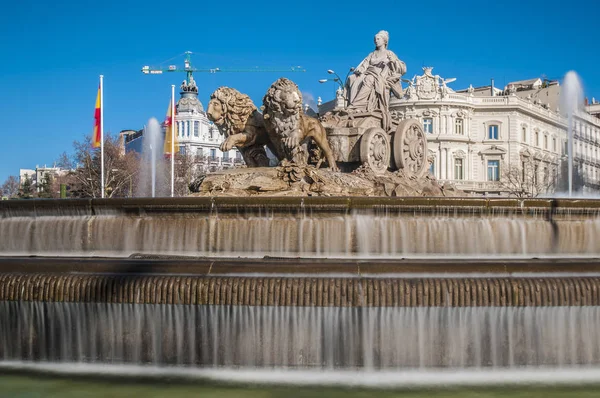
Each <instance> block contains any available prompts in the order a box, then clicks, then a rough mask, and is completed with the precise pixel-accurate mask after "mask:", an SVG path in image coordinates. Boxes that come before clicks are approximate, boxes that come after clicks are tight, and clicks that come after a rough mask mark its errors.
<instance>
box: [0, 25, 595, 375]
mask: <svg viewBox="0 0 600 398" xmlns="http://www.w3.org/2000/svg"><path fill="white" fill-rule="evenodd" d="M388 39H389V38H388V35H387V33H386V32H380V33H378V34H377V35H376V37H375V44H376V49H375V50H374V51H373V52H372V53H371V54H369V55H368V56H367V57H366V58H365V59H364V60H363V61H362V62H361V63H360V64H359V65H358V66H357V67H356V69H355V71H354V74H353V75H352V76H351V77H350V78H349V80H348V82H347V85H346V86H347V91H346V97H345V98H344V99H343V101H341V103H342V106H340V107H338V108H336V109H334V110H333V111H332V112H330V113H327V114H325V115H322V117H321V118H320V119H315V118H311V117H309V116H308V115H305V114H304V113H303V112H302V106H301V105H302V97H301V94H300V90H299V89H298V87H297V85H296V84H295V83H293V82H292V81H290V80H288V79H285V78H281V79H278V80H277V81H275V82H274V83H273V85H272V86H271V87H269V88H268V90H267V92H266V94H265V96H264V98H263V104H262V107H261V108H262V112H260V111H259V109H258V108H257V107H256V106H255V105H254V104H253V103H252V101H251V100H250V98H249V97H248V96H247V95H245V94H243V93H240V92H239V91H237V90H235V89H232V88H227V87H222V88H220V89H218V90H216V91H215V92H214V93H213V94H212V96H211V99H210V103H209V106H208V115H209V117H210V118H211V119H212V120H213V121H214V123H215V124H216V125H217V126H218V128H219V130H220V131H221V133H222V134H223V135H224V141H223V143H222V149H223V150H229V149H231V148H233V147H234V146H235V147H237V148H239V149H240V151H241V153H242V155H243V157H244V160H245V163H246V164H247V165H248V166H250V167H247V168H243V169H236V170H231V171H226V172H219V173H215V174H209V175H206V176H203V178H202V179H201V180H200V181H199V182H197V184H195V186H196V188H197V191H198V192H197V193H196V194H194V195H192V196H190V197H186V198H175V199H173V198H136V199H106V200H105V199H86V200H60V201H54V200H44V201H42V200H31V201H3V202H0V214H1V217H0V250H1V251H2V256H3V257H2V258H0V271H1V272H0V358H1V359H2V362H0V366H5V367H7V366H12V367H35V366H41V365H43V364H48V363H50V364H52V366H53V367H56V368H58V367H60V365H61V364H71V363H77V364H79V365H83V364H86V365H90V364H110V365H113V366H117V365H123V364H126V365H130V366H137V365H148V366H163V365H177V367H175V368H173V367H170V368H169V372H171V373H172V372H174V371H176V370H177V369H181V371H184V370H186V371H187V370H190V369H197V370H198V371H202V370H206V369H209V370H214V369H222V368H223V367H225V368H227V369H230V368H235V369H237V370H235V371H231V372H230V373H227V375H228V376H227V377H228V378H235V375H236V374H238V373H236V372H241V371H242V370H241V369H264V368H269V369H271V368H277V369H287V370H288V371H289V372H292V373H293V372H300V371H305V370H311V369H313V370H314V369H316V370H320V369H329V370H331V371H332V372H333V370H334V369H335V372H340V371H341V372H344V371H349V370H352V371H356V370H357V369H358V370H359V372H360V373H359V376H358V378H357V379H355V380H354V381H357V380H360V379H361V376H360V375H362V377H365V378H368V375H370V374H372V373H371V372H382V371H386V372H388V373H386V374H388V375H389V374H390V373H389V371H392V370H393V371H394V372H395V371H398V370H400V369H402V370H407V369H409V370H410V369H419V370H420V371H422V372H425V373H427V372H434V371H436V370H439V369H440V368H444V369H451V370H459V371H462V372H463V373H461V374H464V371H472V370H473V369H478V370H479V371H482V370H484V369H488V370H490V369H492V370H509V371H510V370H513V369H517V370H518V371H519V375H520V377H522V375H523V371H522V368H521V367H522V366H529V367H532V368H534V369H538V368H544V369H550V370H557V369H558V370H565V371H567V370H569V369H571V370H572V369H574V368H577V367H580V366H584V365H585V366H588V367H590V369H592V370H594V369H596V368H597V367H598V366H600V273H599V271H600V265H599V263H598V260H597V259H598V257H599V256H600V246H599V245H598V244H597V237H598V236H599V235H598V234H599V232H600V219H599V218H598V216H599V208H600V202H598V201H596V200H568V199H560V200H558V199H529V200H526V199H510V198H501V199H489V198H480V197H468V196H464V195H462V193H461V192H460V191H457V190H456V189H453V188H451V187H444V186H440V185H439V184H438V183H437V182H436V181H435V179H433V178H432V177H430V176H428V174H427V169H428V166H427V158H426V153H427V150H426V149H427V140H426V136H425V134H424V133H423V129H422V126H421V125H420V124H419V123H418V122H417V121H416V120H414V119H406V120H400V119H398V118H397V117H396V116H395V115H393V114H391V113H390V112H389V108H388V105H389V101H390V96H391V95H392V94H391V93H393V95H394V96H402V95H410V92H409V93H405V92H403V89H402V87H401V85H400V81H401V80H400V79H401V76H402V75H403V74H404V73H405V71H406V66H405V65H404V63H403V62H402V61H401V60H400V59H399V58H398V57H397V56H396V55H395V54H394V53H393V52H391V51H390V50H388V49H387V45H388ZM442 89H443V87H442ZM267 148H268V149H269V152H271V153H272V154H273V155H274V156H276V157H277V159H278V160H279V164H278V166H276V167H271V168H269V167H266V166H267V165H268V158H267V151H266V149H267ZM240 368H241V369H240ZM119 369H120V368H119ZM174 369H175V370H174ZM292 369H293V371H292ZM165 372H166V370H165ZM335 372H333V373H335ZM159 373H160V372H159ZM333 373H331V374H333ZM271 374H272V373H270V372H266V373H264V374H263V376H265V377H268V375H271ZM394 374H396V373H393V372H392V373H391V375H392V376H391V377H392V378H394V377H396V376H394ZM398 374H400V373H398ZM536 374H539V373H536ZM332 377H333V376H332ZM398 377H400V376H398ZM404 377H405V376H404ZM478 377H479V380H482V379H481V373H478ZM258 379H260V378H258ZM258 379H257V380H258ZM394 380H396V379H394Z"/></svg>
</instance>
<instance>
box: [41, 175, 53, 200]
mask: <svg viewBox="0 0 600 398" xmlns="http://www.w3.org/2000/svg"><path fill="white" fill-rule="evenodd" d="M54 180H55V179H54V177H53V176H52V174H51V173H45V174H44V176H43V177H42V180H41V181H40V182H39V183H38V187H37V188H38V189H37V191H38V192H37V196H38V198H56V197H58V193H57V186H56V184H55V181H54Z"/></svg>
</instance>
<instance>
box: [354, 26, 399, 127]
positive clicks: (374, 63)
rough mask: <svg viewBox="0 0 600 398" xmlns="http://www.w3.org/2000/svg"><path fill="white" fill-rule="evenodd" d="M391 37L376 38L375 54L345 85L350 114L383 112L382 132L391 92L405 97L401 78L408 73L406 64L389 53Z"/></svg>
mask: <svg viewBox="0 0 600 398" xmlns="http://www.w3.org/2000/svg"><path fill="white" fill-rule="evenodd" d="M389 39H390V35H389V33H388V32H386V31H385V30H382V31H380V32H379V33H377V34H376V35H375V51H373V52H372V53H370V54H369V55H367V57H366V58H365V59H364V60H363V61H362V62H361V63H360V64H359V65H358V66H357V67H356V69H354V74H353V75H351V76H350V77H349V78H348V81H347V82H346V85H347V88H348V104H349V106H348V108H349V110H350V111H364V112H372V111H380V112H381V113H382V114H383V126H382V127H383V128H384V129H386V130H387V128H388V126H389V123H390V120H389V118H390V117H389V111H388V107H389V101H390V90H391V91H392V92H393V93H394V95H395V96H396V97H397V98H401V97H402V87H401V85H400V78H401V77H402V75H404V74H405V73H406V64H405V63H404V62H402V61H401V60H400V59H399V58H398V57H397V56H396V54H394V53H393V52H392V51H390V50H388V48H387V47H388V42H389Z"/></svg>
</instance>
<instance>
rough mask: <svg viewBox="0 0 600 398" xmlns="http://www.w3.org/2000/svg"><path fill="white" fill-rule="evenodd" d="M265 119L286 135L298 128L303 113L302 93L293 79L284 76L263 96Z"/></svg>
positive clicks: (280, 133)
mask: <svg viewBox="0 0 600 398" xmlns="http://www.w3.org/2000/svg"><path fill="white" fill-rule="evenodd" d="M263 111H264V112H263V114H264V118H265V120H267V121H268V123H269V124H270V125H271V126H272V127H273V128H274V129H275V132H276V133H277V134H278V135H280V136H283V137H286V136H288V135H289V133H291V132H292V131H294V130H295V129H297V128H298V124H299V120H300V115H301V114H302V94H301V93H300V90H299V89H298V86H297V85H296V83H294V82H293V81H291V80H289V79H286V78H284V77H282V78H280V79H277V80H276V81H275V83H273V84H272V85H271V87H269V90H268V91H267V93H266V94H265V96H264V98H263Z"/></svg>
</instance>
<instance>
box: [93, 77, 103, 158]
mask: <svg viewBox="0 0 600 398" xmlns="http://www.w3.org/2000/svg"><path fill="white" fill-rule="evenodd" d="M101 93H102V91H101V87H100V86H98V95H97V96H96V111H95V112H94V119H95V121H94V135H93V136H92V147H94V148H100V141H101V140H102V136H101V131H102V126H101V123H102V120H101V118H100V104H101V101H100V100H101V95H102V94H101Z"/></svg>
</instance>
